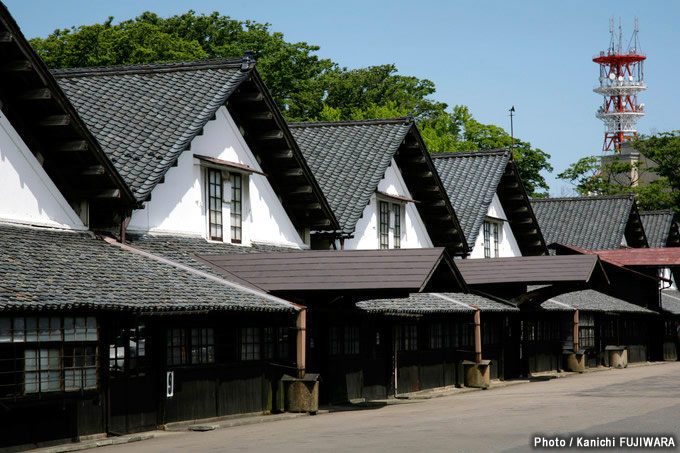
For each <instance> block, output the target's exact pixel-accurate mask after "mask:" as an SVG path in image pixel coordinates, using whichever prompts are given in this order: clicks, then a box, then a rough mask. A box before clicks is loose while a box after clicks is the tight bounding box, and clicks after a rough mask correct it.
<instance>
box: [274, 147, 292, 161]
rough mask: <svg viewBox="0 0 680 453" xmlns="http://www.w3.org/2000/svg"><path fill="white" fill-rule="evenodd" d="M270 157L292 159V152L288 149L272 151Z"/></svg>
mask: <svg viewBox="0 0 680 453" xmlns="http://www.w3.org/2000/svg"><path fill="white" fill-rule="evenodd" d="M271 156H272V157H273V158H275V159H292V158H293V151H291V150H289V149H285V150H282V151H274V152H273V153H271Z"/></svg>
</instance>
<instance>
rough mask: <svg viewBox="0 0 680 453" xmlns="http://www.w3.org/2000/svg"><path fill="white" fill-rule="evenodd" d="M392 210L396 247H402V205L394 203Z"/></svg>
mask: <svg viewBox="0 0 680 453" xmlns="http://www.w3.org/2000/svg"><path fill="white" fill-rule="evenodd" d="M392 212H394V232H393V234H394V248H395V249H398V248H401V205H399V204H393V205H392Z"/></svg>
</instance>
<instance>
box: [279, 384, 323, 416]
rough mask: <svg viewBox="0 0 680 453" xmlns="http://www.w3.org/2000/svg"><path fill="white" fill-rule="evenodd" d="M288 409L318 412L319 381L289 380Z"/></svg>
mask: <svg viewBox="0 0 680 453" xmlns="http://www.w3.org/2000/svg"><path fill="white" fill-rule="evenodd" d="M287 390H288V391H287V395H286V403H287V404H286V406H287V407H286V409H287V410H288V411H290V412H310V413H316V412H317V411H318V410H319V382H318V381H317V382H310V381H292V382H288V389H287Z"/></svg>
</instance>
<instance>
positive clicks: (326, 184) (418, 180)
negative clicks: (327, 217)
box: [289, 118, 468, 255]
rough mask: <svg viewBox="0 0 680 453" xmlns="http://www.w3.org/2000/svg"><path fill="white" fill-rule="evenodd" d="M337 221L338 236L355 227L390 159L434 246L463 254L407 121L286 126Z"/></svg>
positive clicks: (454, 222) (449, 211) (446, 204)
mask: <svg viewBox="0 0 680 453" xmlns="http://www.w3.org/2000/svg"><path fill="white" fill-rule="evenodd" d="M289 125H290V127H291V131H292V133H293V135H294V136H295V139H296V140H297V141H298V143H299V144H300V148H301V150H302V152H303V154H304V155H305V158H306V159H307V160H308V162H309V164H310V167H311V168H312V170H313V171H314V173H315V175H316V177H317V179H318V180H319V183H320V184H321V187H322V189H323V191H324V193H325V195H326V197H327V198H328V200H329V202H330V204H331V207H332V208H333V210H334V212H335V215H336V216H337V218H338V220H339V222H340V226H341V229H342V233H343V234H345V235H351V234H352V233H354V231H355V228H356V226H357V222H358V221H359V219H360V218H361V216H362V214H363V212H364V209H365V208H366V206H367V205H368V203H369V202H370V200H371V197H372V196H373V195H374V193H375V192H376V190H377V188H378V184H379V183H380V181H381V180H382V179H383V177H384V175H385V172H386V170H387V168H388V167H389V165H390V163H391V162H392V159H394V161H395V162H396V164H397V166H398V167H399V171H400V173H401V176H402V178H403V180H404V182H405V183H406V186H407V187H408V190H409V192H410V193H411V196H412V197H413V198H414V199H415V200H417V201H418V202H419V203H417V204H416V208H417V210H418V213H419V215H420V217H421V218H422V220H423V222H424V224H425V227H426V229H427V232H428V235H429V236H430V238H431V240H432V242H433V244H434V245H435V246H445V247H447V248H448V249H449V250H451V252H452V253H454V254H456V255H464V254H466V253H467V252H468V247H467V244H466V243H465V240H464V235H463V231H462V229H461V227H460V225H459V223H458V218H457V217H456V213H455V211H454V209H453V207H452V206H451V203H450V201H449V200H448V197H446V193H445V189H444V187H443V185H442V183H441V180H440V179H439V175H438V174H437V171H436V169H435V167H434V164H433V163H432V160H431V158H430V155H429V153H428V152H427V148H426V147H425V144H424V142H423V140H422V137H421V136H420V133H419V132H418V129H417V127H416V125H415V122H414V121H413V119H412V118H392V119H376V120H356V121H324V122H304V123H289Z"/></svg>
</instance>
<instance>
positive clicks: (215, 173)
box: [208, 168, 233, 241]
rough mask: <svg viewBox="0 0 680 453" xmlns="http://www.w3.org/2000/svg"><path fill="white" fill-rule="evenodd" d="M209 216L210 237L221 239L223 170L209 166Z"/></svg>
mask: <svg viewBox="0 0 680 453" xmlns="http://www.w3.org/2000/svg"><path fill="white" fill-rule="evenodd" d="M208 217H209V223H210V225H209V228H210V239H212V240H216V241H221V240H222V172H221V171H220V170H216V169H214V168H208ZM232 229H233V227H232Z"/></svg>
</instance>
